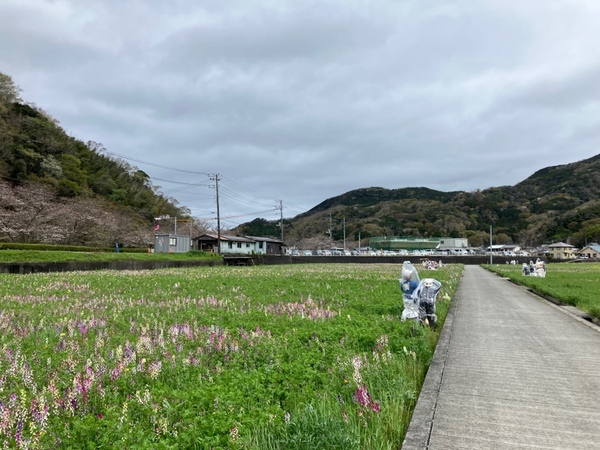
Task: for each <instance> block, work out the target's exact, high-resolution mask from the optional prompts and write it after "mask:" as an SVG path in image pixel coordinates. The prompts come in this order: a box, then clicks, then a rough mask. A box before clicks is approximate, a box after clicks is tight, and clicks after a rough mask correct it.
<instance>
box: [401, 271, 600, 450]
mask: <svg viewBox="0 0 600 450" xmlns="http://www.w3.org/2000/svg"><path fill="white" fill-rule="evenodd" d="M599 295H600V293H599ZM402 448H403V450H407V449H432V450H437V449H440V450H450V449H477V450H483V449H502V450H504V449H525V448H526V449H538V448H543V449H561V450H564V449H600V328H599V327H597V326H595V325H593V324H590V323H589V322H587V321H585V320H583V319H581V318H578V317H576V316H575V315H573V314H571V313H569V312H568V311H565V310H564V309H563V308H560V307H558V306H555V305H553V304H551V303H549V302H547V301H545V300H543V299H540V298H539V297H537V296H535V295H533V294H531V293H530V292H528V291H527V290H526V289H523V288H521V287H518V286H516V285H514V284H512V283H510V282H509V281H507V280H505V279H502V278H500V277H498V276H497V275H494V274H492V273H489V272H488V271H486V270H484V269H483V268H481V267H479V266H465V272H464V275H463V279H462V280H461V282H460V284H459V287H458V290H457V293H456V296H455V298H454V300H453V304H452V306H451V308H450V311H449V313H448V317H447V319H446V323H445V324H444V328H443V330H442V333H441V335H440V340H439V342H438V346H437V348H436V351H435V355H434V358H433V361H432V364H431V366H430V369H429V371H428V373H427V377H426V379H425V383H424V386H423V389H422V391H421V394H420V396H419V400H418V402H417V406H416V409H415V412H414V414H413V418H412V421H411V423H410V426H409V429H408V432H407V435H406V439H405V441H404V444H403V446H402Z"/></svg>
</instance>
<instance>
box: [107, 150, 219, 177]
mask: <svg viewBox="0 0 600 450" xmlns="http://www.w3.org/2000/svg"><path fill="white" fill-rule="evenodd" d="M98 151H100V152H102V153H106V154H107V155H111V156H116V157H117V158H121V159H125V160H128V161H134V162H137V163H140V164H146V165H147V166H153V167H159V168H161V169H167V170H173V171H175V172H181V173H191V174H194V175H207V176H208V173H206V172H194V171H192V170H184V169H177V168H175V167H169V166H163V165H161V164H154V163H150V162H148V161H143V160H141V159H136V158H132V157H130V156H124V155H119V154H118V153H113V152H109V151H108V150H106V149H100V150H98Z"/></svg>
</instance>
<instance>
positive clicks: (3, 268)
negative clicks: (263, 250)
mask: <svg viewBox="0 0 600 450" xmlns="http://www.w3.org/2000/svg"><path fill="white" fill-rule="evenodd" d="M223 264H224V263H223V260H220V259H219V260H210V261H206V260H205V261H135V260H131V261H70V262H47V263H46V262H44V263H37V262H25V263H0V273H37V272H73V271H89V270H156V269H167V268H172V267H198V266H219V265H223Z"/></svg>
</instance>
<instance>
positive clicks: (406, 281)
mask: <svg viewBox="0 0 600 450" xmlns="http://www.w3.org/2000/svg"><path fill="white" fill-rule="evenodd" d="M418 286H419V274H418V273H417V269H415V268H414V267H413V265H412V264H411V263H410V262H408V261H405V262H404V263H403V264H402V278H401V279H400V289H401V290H402V301H403V304H404V309H403V310H402V319H401V320H402V321H405V320H406V319H413V320H417V319H418V318H419V304H418V302H417V300H416V298H415V297H414V296H413V293H414V292H415V290H416V289H417V287H418Z"/></svg>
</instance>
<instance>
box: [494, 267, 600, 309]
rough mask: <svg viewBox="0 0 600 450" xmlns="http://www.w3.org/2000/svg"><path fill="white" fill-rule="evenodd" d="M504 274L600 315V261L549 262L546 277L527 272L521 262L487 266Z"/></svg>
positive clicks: (569, 303)
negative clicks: (531, 274)
mask: <svg viewBox="0 0 600 450" xmlns="http://www.w3.org/2000/svg"><path fill="white" fill-rule="evenodd" d="M485 267H486V268H487V269H489V270H491V271H493V272H496V273H498V274H500V275H502V276H504V277H507V278H510V279H511V280H513V281H515V282H517V283H520V284H523V285H525V286H528V287H530V288H532V289H533V290H535V291H536V292H539V293H540V294H544V295H547V296H550V297H553V298H555V299H557V300H560V301H561V302H562V303H565V304H567V305H572V306H575V307H577V308H579V309H581V310H583V311H586V312H587V313H589V314H590V315H591V316H593V317H595V318H598V319H600V264H598V263H579V264H574V263H551V264H547V265H546V277H545V278H537V277H531V276H525V275H523V274H522V272H521V266H518V265H517V266H513V265H509V264H507V265H494V266H489V265H488V266H485Z"/></svg>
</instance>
